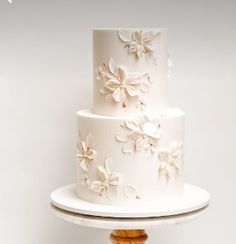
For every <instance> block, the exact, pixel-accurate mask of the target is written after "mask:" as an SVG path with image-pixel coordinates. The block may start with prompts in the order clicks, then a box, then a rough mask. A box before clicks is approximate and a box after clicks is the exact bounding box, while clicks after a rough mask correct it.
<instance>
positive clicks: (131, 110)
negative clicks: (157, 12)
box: [92, 29, 168, 116]
mask: <svg viewBox="0 0 236 244" xmlns="http://www.w3.org/2000/svg"><path fill="white" fill-rule="evenodd" d="M119 31H123V32H124V31H126V32H131V33H139V34H138V37H134V39H135V40H136V41H135V43H136V44H134V46H136V49H135V48H134V46H132V45H133V44H132V45H131V42H124V41H123V40H125V39H124V36H122V38H123V40H121V38H120V37H119V35H118V33H119ZM140 31H142V33H143V34H142V35H146V34H147V33H149V34H147V36H148V37H142V38H141V36H140ZM150 33H153V34H152V35H151V34H150ZM156 33H159V34H158V37H155V38H154V36H155V34H156ZM134 36H136V35H134ZM139 38H141V39H143V40H142V41H141V42H140V43H138V42H139V41H138V39H139ZM142 43H143V44H142ZM125 45H128V46H127V48H125ZM142 46H143V48H142ZM144 46H145V47H144ZM130 49H131V51H133V53H130V52H129V51H128V50H130ZM138 50H139V51H138ZM148 50H149V51H148ZM137 53H138V54H137ZM131 54H134V55H131ZM150 54H151V56H150ZM147 55H148V57H152V56H153V57H154V56H155V58H156V59H157V61H156V62H157V64H156V65H153V62H150V61H149V62H147V60H146V59H145V57H146V56H147ZM137 56H140V58H137ZM111 58H112V59H113V60H114V61H115V63H116V64H118V65H119V66H120V65H122V67H123V68H125V70H126V71H127V72H128V73H129V74H139V75H142V74H146V73H147V74H148V76H149V77H150V81H151V83H152V84H151V85H150V87H149V89H148V90H147V91H146V92H144V93H143V92H141V93H142V99H143V100H144V101H145V103H146V104H147V105H148V110H149V111H150V112H153V113H162V112H165V110H166V109H167V107H168V103H167V79H168V77H167V76H168V66H167V63H168V51H167V30H166V29H150V30H149V29H147V30H139V29H138V30H119V29H117V30H94V32H93V59H94V96H93V109H92V110H93V112H94V113H97V114H102V115H110V116H130V115H138V114H140V109H138V108H137V100H138V99H137V97H136V96H127V99H126V101H125V105H126V106H124V107H123V106H120V103H116V102H113V103H111V102H110V103H109V102H107V101H106V100H105V99H104V95H103V94H101V93H100V91H101V89H102V90H104V82H103V80H104V78H105V79H107V78H106V76H107V71H106V68H105V67H104V65H103V64H105V66H107V64H108V63H109V60H110V59H111ZM104 68H105V69H104ZM111 68H114V67H113V66H111ZM119 82H120V81H119ZM113 85H114V84H113ZM109 88H110V86H109ZM112 90H114V86H112ZM137 90H139V89H135V91H137ZM112 94H113V93H112ZM131 94H133V93H131ZM135 94H136V92H135ZM119 95H120V92H119ZM129 95H130V94H129ZM122 96H123V95H122ZM109 97H110V96H109ZM109 97H108V98H109ZM115 97H116V96H115ZM113 98H114V96H113ZM117 98H118V99H116V100H120V96H117ZM113 100H114V99H113ZM121 100H122V99H121Z"/></svg>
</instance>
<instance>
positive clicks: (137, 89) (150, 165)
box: [77, 29, 184, 205]
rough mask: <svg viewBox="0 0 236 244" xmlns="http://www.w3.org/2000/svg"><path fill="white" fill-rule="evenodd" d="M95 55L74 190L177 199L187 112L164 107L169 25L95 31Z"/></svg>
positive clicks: (102, 199) (106, 196)
mask: <svg viewBox="0 0 236 244" xmlns="http://www.w3.org/2000/svg"><path fill="white" fill-rule="evenodd" d="M93 59H94V95H93V108H92V109H91V110H82V111H78V113H77V119H78V143H77V195H78V197H79V198H81V199H83V200H86V201H89V202H92V203H101V204H109V205H134V204H148V203H152V204H153V203H156V204H158V203H165V202H170V201H175V200H177V199H179V198H180V197H181V196H182V194H183V188H184V187H183V186H184V183H183V141H184V112H183V111H181V110H179V109H175V108H169V106H168V99H167V81H168V48H167V30H166V29H141V30H140V29H117V30H115V29H112V30H111V29H97V30H94V31H93Z"/></svg>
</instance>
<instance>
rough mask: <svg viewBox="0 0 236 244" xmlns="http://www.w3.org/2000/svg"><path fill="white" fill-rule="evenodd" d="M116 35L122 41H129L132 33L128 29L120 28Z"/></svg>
mask: <svg viewBox="0 0 236 244" xmlns="http://www.w3.org/2000/svg"><path fill="white" fill-rule="evenodd" d="M118 36H119V38H120V39H121V41H123V42H131V41H132V34H131V33H130V32H129V31H124V30H120V31H118Z"/></svg>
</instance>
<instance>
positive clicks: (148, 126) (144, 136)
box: [116, 115, 162, 153]
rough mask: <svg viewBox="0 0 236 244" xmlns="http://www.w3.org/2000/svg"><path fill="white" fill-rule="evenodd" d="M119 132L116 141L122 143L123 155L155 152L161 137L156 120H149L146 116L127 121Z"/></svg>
mask: <svg viewBox="0 0 236 244" xmlns="http://www.w3.org/2000/svg"><path fill="white" fill-rule="evenodd" d="M121 128H122V130H121V132H120V133H119V134H117V135H116V140H117V141H119V142H123V143H124V145H123V148H122V150H123V152H124V153H134V152H140V151H143V150H147V151H151V152H153V153H154V152H155V151H156V150H157V144H158V141H159V139H160V137H161V133H162V131H161V125H160V123H159V121H158V120H156V119H150V118H149V117H148V116H147V115H143V116H141V117H140V118H139V119H137V120H127V121H125V122H124V124H123V125H121Z"/></svg>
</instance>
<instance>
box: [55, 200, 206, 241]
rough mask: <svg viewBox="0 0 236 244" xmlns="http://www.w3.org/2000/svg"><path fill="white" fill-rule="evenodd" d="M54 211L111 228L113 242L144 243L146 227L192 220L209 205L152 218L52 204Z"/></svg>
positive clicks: (75, 221) (90, 224) (70, 219)
mask: <svg viewBox="0 0 236 244" xmlns="http://www.w3.org/2000/svg"><path fill="white" fill-rule="evenodd" d="M51 207H52V209H53V211H54V213H55V214H56V215H57V216H58V217H60V218H61V219H63V220H65V221H67V222H70V223H73V224H76V225H81V226H85V227H90V228H100V229H110V230H112V232H111V234H110V241H111V242H112V243H113V244H144V243H145V241H146V240H147V238H148V236H147V234H146V232H145V230H146V229H151V228H159V227H166V226H173V225H177V224H182V223H186V222H189V221H192V220H194V219H196V218H198V217H200V216H201V215H203V214H204V213H205V212H206V211H207V209H208V207H207V206H206V207H204V208H202V209H199V210H197V211H193V212H190V213H185V214H180V215H172V216H165V217H152V218H111V217H98V216H91V215H83V214H78V213H73V212H68V211H65V210H63V209H60V208H57V207H55V206H54V205H52V204H51Z"/></svg>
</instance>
